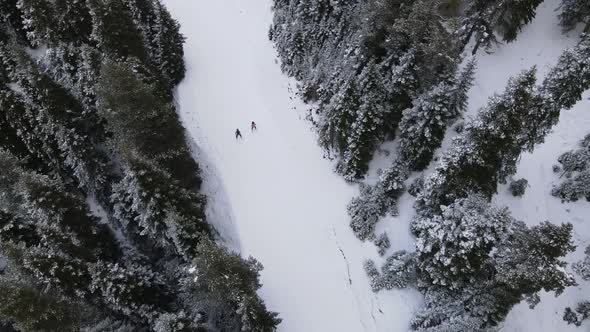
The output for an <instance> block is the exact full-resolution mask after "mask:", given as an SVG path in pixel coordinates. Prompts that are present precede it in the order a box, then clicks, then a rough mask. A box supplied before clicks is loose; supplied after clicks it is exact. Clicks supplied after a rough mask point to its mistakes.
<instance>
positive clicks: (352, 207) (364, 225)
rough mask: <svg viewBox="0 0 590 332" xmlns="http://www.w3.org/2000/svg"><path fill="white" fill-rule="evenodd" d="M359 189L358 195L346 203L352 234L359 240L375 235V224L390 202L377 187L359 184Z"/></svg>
mask: <svg viewBox="0 0 590 332" xmlns="http://www.w3.org/2000/svg"><path fill="white" fill-rule="evenodd" d="M360 190H361V193H360V196H359V197H355V198H354V199H353V200H352V201H350V203H349V204H348V215H350V217H351V221H350V227H351V228H352V230H353V232H354V234H355V235H356V236H357V237H358V238H359V239H361V240H368V239H372V238H374V237H375V234H374V231H375V226H376V225H377V222H378V221H379V218H380V217H381V216H382V215H383V214H385V211H386V210H387V207H388V206H390V204H388V203H387V199H388V198H387V197H386V196H385V195H383V194H382V193H381V191H380V188H379V187H370V186H367V185H365V184H361V185H360Z"/></svg>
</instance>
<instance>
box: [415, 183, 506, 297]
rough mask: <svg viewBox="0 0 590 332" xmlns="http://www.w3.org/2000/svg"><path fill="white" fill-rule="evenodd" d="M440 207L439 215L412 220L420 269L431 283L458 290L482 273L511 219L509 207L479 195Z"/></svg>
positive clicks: (423, 276)
mask: <svg viewBox="0 0 590 332" xmlns="http://www.w3.org/2000/svg"><path fill="white" fill-rule="evenodd" d="M441 209H442V213H441V214H440V215H435V216H433V217H431V218H420V217H417V220H415V221H414V222H413V223H412V233H414V235H416V237H417V242H416V248H417V253H418V262H419V263H418V268H419V270H420V273H421V277H422V280H423V281H426V282H427V283H428V284H431V285H440V286H444V287H447V288H450V289H459V288H461V287H463V286H464V285H465V284H466V283H469V282H471V281H472V280H473V279H474V278H475V277H476V276H477V275H478V274H479V273H481V269H482V265H483V264H484V262H485V260H486V259H487V258H488V257H489V255H490V252H491V250H492V249H493V248H496V247H497V245H498V243H499V242H500V240H501V239H502V237H503V236H504V234H505V233H506V231H507V229H508V227H509V225H510V224H511V223H512V220H511V218H510V216H509V214H508V212H507V210H506V209H498V208H494V207H491V206H490V205H489V204H488V203H487V201H486V198H484V197H483V196H479V195H470V196H468V197H467V198H460V199H457V200H456V201H455V202H453V203H452V204H450V205H449V206H446V207H442V208H441Z"/></svg>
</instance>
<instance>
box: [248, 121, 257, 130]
mask: <svg viewBox="0 0 590 332" xmlns="http://www.w3.org/2000/svg"><path fill="white" fill-rule="evenodd" d="M250 128H251V129H252V131H254V130H258V128H256V122H254V121H252V124H251V125H250Z"/></svg>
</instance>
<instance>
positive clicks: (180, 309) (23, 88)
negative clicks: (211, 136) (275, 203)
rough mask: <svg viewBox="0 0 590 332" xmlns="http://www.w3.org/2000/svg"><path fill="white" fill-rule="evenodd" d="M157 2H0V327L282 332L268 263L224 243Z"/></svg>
mask: <svg viewBox="0 0 590 332" xmlns="http://www.w3.org/2000/svg"><path fill="white" fill-rule="evenodd" d="M178 30H179V27H178V23H177V22H176V21H174V20H173V19H172V18H171V16H170V14H169V13H168V12H167V11H166V10H165V8H164V6H163V5H162V4H161V3H160V2H159V1H158V0H148V1H144V0H73V1H71V0H55V1H45V0H7V1H3V2H2V3H0V62H1V64H2V65H1V66H0V167H1V168H2V169H3V171H2V173H1V174H0V226H1V227H0V228H1V229H0V256H1V258H2V260H3V261H6V264H5V266H4V264H3V268H2V271H0V293H1V295H0V299H1V301H0V326H1V327H2V329H3V330H7V331H13V330H14V331H48V330H51V331H79V330H92V331H116V330H121V331H123V330H125V331H131V330H133V331H143V330H151V331H161V332H163V331H201V330H222V331H238V330H242V331H272V330H274V329H275V327H276V326H277V324H278V323H279V322H280V319H278V318H277V314H275V313H272V312H269V311H268V310H267V309H266V307H265V305H264V303H263V302H262V300H261V299H260V298H259V297H258V295H257V294H256V291H257V289H258V288H260V286H261V285H260V282H259V273H260V270H261V268H262V267H261V265H260V264H259V263H258V262H256V260H254V259H252V258H251V259H249V260H244V259H242V258H240V257H239V256H238V255H236V254H233V253H230V252H228V250H226V249H225V248H223V247H221V246H219V245H218V244H216V243H215V235H216V233H215V230H214V229H213V228H212V227H211V226H210V225H209V224H208V223H207V222H206V219H205V212H204V210H205V205H206V199H205V197H204V196H203V194H201V193H200V186H201V178H200V172H199V167H198V164H197V163H196V162H195V161H194V159H193V157H192V155H191V151H190V150H189V147H188V145H187V144H186V142H185V133H184V129H183V127H182V125H181V124H180V121H179V119H178V117H177V115H176V112H175V108H174V105H173V101H172V89H173V88H174V86H175V85H176V84H177V83H178V82H179V81H180V80H181V79H182V78H183V75H184V62H183V59H182V57H183V49H182V44H183V37H182V36H181V35H180V33H179V31H178Z"/></svg>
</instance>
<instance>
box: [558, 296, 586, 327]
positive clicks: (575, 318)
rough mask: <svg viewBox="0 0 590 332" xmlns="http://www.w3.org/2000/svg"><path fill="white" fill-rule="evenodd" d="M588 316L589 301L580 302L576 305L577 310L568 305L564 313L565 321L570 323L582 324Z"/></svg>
mask: <svg viewBox="0 0 590 332" xmlns="http://www.w3.org/2000/svg"><path fill="white" fill-rule="evenodd" d="M588 317H590V302H589V301H582V302H580V303H578V305H577V306H576V311H574V310H572V308H570V307H567V308H565V312H564V314H563V320H564V321H566V322H567V323H568V324H574V325H576V326H581V325H582V323H583V321H584V320H586V319H587V318H588Z"/></svg>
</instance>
